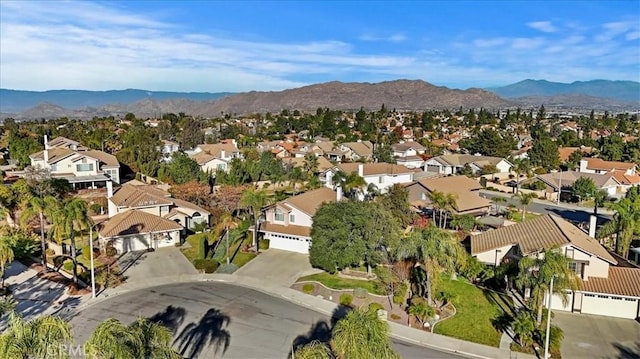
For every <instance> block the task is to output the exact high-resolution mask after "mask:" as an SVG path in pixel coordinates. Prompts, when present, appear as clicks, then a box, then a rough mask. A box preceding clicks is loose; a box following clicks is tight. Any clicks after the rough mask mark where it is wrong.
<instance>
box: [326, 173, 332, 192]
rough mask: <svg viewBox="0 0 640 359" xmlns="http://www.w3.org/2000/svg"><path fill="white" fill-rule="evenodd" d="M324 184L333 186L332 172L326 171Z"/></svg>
mask: <svg viewBox="0 0 640 359" xmlns="http://www.w3.org/2000/svg"><path fill="white" fill-rule="evenodd" d="M325 185H326V186H327V187H329V188H333V172H331V171H329V172H327V180H326V181H325Z"/></svg>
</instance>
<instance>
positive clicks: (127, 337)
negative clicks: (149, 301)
mask: <svg viewBox="0 0 640 359" xmlns="http://www.w3.org/2000/svg"><path fill="white" fill-rule="evenodd" d="M172 337H173V334H172V333H171V330H169V329H168V328H166V327H164V326H162V325H160V324H158V323H153V322H150V321H149V320H147V319H143V318H139V319H138V320H136V321H135V322H133V323H131V324H130V325H128V326H125V325H123V324H122V323H120V321H118V320H116V319H113V318H109V319H107V320H105V321H104V322H102V323H100V324H99V325H98V327H96V329H95V330H94V331H93V333H92V334H91V337H90V338H89V340H88V341H87V343H86V346H87V351H88V354H89V355H90V356H91V357H92V358H96V359H111V358H131V359H146V358H166V359H179V358H181V356H180V355H179V354H178V353H177V352H176V351H175V350H173V349H172V348H171V338H172Z"/></svg>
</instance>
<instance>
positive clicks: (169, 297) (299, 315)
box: [71, 282, 460, 359]
mask: <svg viewBox="0 0 640 359" xmlns="http://www.w3.org/2000/svg"><path fill="white" fill-rule="evenodd" d="M340 314H341V313H336V314H335V315H337V316H339V315H340ZM138 317H143V318H151V319H152V320H155V321H160V322H163V323H164V324H165V325H166V326H167V327H169V328H170V329H171V330H172V331H173V332H174V340H175V341H174V347H175V348H176V349H178V350H179V351H181V353H182V354H183V356H184V357H185V358H214V357H224V358H245V359H246V358H287V357H289V355H290V352H291V348H292V345H295V344H298V343H300V344H303V343H306V342H309V341H311V340H313V339H319V340H326V339H328V334H329V333H330V328H331V325H332V324H331V319H330V318H329V317H327V316H324V315H322V314H320V313H317V312H315V311H312V310H309V309H306V308H303V307H300V306H297V305H295V304H292V303H290V302H288V301H285V300H283V299H280V298H276V297H272V296H270V295H267V294H264V293H262V292H258V291H254V290H251V289H247V288H244V287H240V286H234V285H229V284H224V283H216V282H195V283H179V284H171V285H165V286H160V287H154V288H150V289H143V290H138V291H133V292H129V293H125V294H122V295H118V296H116V297H113V298H111V299H107V300H105V301H103V302H100V303H98V304H95V305H93V306H90V307H88V308H86V309H84V310H83V311H81V312H79V313H77V314H76V315H75V316H74V317H73V318H72V319H71V324H72V327H73V331H74V335H75V338H76V343H78V344H80V343H84V342H85V341H86V340H87V339H88V337H89V335H90V334H91V332H92V331H93V329H94V328H95V327H96V326H97V325H98V324H99V323H100V322H102V321H103V320H105V319H107V318H116V319H119V320H120V321H122V322H124V323H130V322H132V321H133V320H135V319H136V318H138ZM394 345H395V347H396V349H397V350H398V352H399V353H400V354H401V356H402V357H403V358H442V359H448V358H460V356H457V355H453V354H450V353H443V352H440V351H437V350H433V349H427V348H424V347H422V346H417V345H413V344H409V343H404V342H401V341H397V340H394Z"/></svg>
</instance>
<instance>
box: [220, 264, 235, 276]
mask: <svg viewBox="0 0 640 359" xmlns="http://www.w3.org/2000/svg"><path fill="white" fill-rule="evenodd" d="M237 270H238V266H237V265H235V264H233V263H229V264H226V263H225V264H223V265H221V266H220V267H218V270H217V271H216V273H222V274H232V273H233V272H235V271H237Z"/></svg>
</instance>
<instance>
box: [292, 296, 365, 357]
mask: <svg viewBox="0 0 640 359" xmlns="http://www.w3.org/2000/svg"><path fill="white" fill-rule="evenodd" d="M351 310H353V309H352V308H351V307H347V306H343V305H340V306H338V307H337V308H336V309H335V310H334V311H333V313H332V314H331V321H330V322H328V321H327V320H324V319H323V320H319V321H317V322H316V323H314V324H313V325H312V326H311V328H309V331H307V332H306V333H305V334H301V335H298V336H297V337H296V338H295V339H294V340H293V343H292V345H291V351H290V352H289V356H288V358H289V359H291V358H293V353H295V352H296V351H297V350H298V349H300V348H302V347H304V346H305V345H307V344H310V343H312V342H314V341H317V342H320V343H322V344H325V345H327V346H329V345H330V342H331V330H332V329H333V327H334V326H335V325H336V323H337V322H338V321H339V320H340V319H342V318H344V317H345V316H346V315H347V313H349V311H351Z"/></svg>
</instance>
